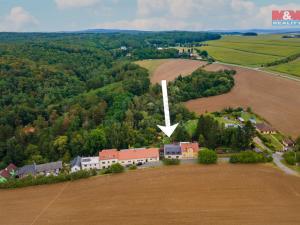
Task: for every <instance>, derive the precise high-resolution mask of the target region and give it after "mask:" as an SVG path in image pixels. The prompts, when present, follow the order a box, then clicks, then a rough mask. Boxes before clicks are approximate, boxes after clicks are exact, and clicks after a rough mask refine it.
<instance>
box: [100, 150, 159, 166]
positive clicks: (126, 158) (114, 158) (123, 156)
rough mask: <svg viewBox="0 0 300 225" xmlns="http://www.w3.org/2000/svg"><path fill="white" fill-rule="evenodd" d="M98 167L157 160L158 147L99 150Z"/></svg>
mask: <svg viewBox="0 0 300 225" xmlns="http://www.w3.org/2000/svg"><path fill="white" fill-rule="evenodd" d="M99 161H100V168H108V167H110V166H111V165H112V164H114V163H120V164H121V165H123V166H128V165H134V164H136V165H139V164H145V163H147V162H155V161H159V149H158V148H136V149H123V150H120V151H118V150H117V149H104V150H102V151H100V152H99Z"/></svg>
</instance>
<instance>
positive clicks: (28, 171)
mask: <svg viewBox="0 0 300 225" xmlns="http://www.w3.org/2000/svg"><path fill="white" fill-rule="evenodd" d="M35 167H36V166H35V164H31V165H25V166H23V167H21V168H18V169H17V172H16V175H17V177H18V178H23V177H26V176H28V175H32V176H34V175H35V174H36V170H35Z"/></svg>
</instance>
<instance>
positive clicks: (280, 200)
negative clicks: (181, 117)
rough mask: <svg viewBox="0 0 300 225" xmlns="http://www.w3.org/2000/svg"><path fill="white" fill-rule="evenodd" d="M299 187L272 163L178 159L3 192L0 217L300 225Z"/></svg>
mask: <svg viewBox="0 0 300 225" xmlns="http://www.w3.org/2000/svg"><path fill="white" fill-rule="evenodd" d="M246 177H247V179H245V178H246ZM241 180H242V181H243V182H241ZM299 190H300V179H299V177H294V176H288V175H285V174H283V173H282V172H281V171H279V170H278V169H275V168H273V167H271V166H270V165H230V164H219V165H212V166H200V165H181V166H173V167H161V168H155V169H145V170H138V171H133V172H128V173H125V174H119V175H113V176H110V175H109V176H101V177H94V178H91V179H87V180H80V181H76V182H69V183H62V184H54V185H47V186H36V187H29V188H22V189H16V190H1V191H0V197H1V201H0V216H1V224H5V225H19V224H20V225H21V224H22V225H37V224H52V225H68V224H70V225H71V224H72V225H77V224H78V225H79V224H80V225H81V224H89V225H95V224H103V225H120V224H130V225H135V224H136V225H146V224H147V225H150V224H153V225H154V224H155V225H157V224H181V225H184V224H202V225H206V224H214V225H218V224H220V225H227V224H228V225H232V224H253V225H254V224H255V225H265V224H268V225H271V224H276V225H298V224H299V223H300V215H299V211H300V192H299Z"/></svg>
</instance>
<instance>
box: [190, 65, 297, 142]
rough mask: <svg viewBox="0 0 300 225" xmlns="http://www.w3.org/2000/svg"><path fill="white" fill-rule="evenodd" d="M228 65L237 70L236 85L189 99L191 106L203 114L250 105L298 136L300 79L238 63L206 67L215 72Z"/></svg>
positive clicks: (271, 121) (275, 123) (276, 126)
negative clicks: (222, 91) (287, 77)
mask: <svg viewBox="0 0 300 225" xmlns="http://www.w3.org/2000/svg"><path fill="white" fill-rule="evenodd" d="M224 68H227V69H234V70H236V71H237V74H236V75H235V86H234V88H233V89H232V90H231V91H230V92H229V93H227V94H223V95H219V96H213V97H208V98H200V99H195V100H191V101H188V102H186V103H185V105H186V106H187V108H188V109H190V110H192V111H195V112H197V113H199V114H202V113H205V112H206V111H207V112H214V111H219V110H222V109H223V108H225V107H239V106H242V107H245V108H246V107H248V106H250V107H251V108H252V109H253V111H254V112H256V113H257V114H259V115H260V116H262V117H263V118H265V119H266V120H267V121H268V122H270V123H271V124H272V126H274V128H276V129H278V130H279V131H281V132H283V133H285V134H288V135H291V136H293V137H294V138H296V137H297V136H299V135H300V125H299V124H300V97H299V96H300V82H297V81H293V80H288V79H285V78H281V77H277V76H272V75H269V74H267V73H265V72H262V71H256V70H251V69H246V68H240V67H236V66H223V65H219V64H213V65H209V66H207V67H206V69H207V70H213V71H216V70H219V69H224Z"/></svg>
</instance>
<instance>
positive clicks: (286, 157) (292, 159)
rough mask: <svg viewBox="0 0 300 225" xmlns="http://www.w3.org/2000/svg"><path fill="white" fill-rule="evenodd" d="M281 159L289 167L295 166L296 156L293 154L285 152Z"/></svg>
mask: <svg viewBox="0 0 300 225" xmlns="http://www.w3.org/2000/svg"><path fill="white" fill-rule="evenodd" d="M283 158H284V160H285V161H286V163H287V164H289V165H295V164H296V155H295V152H285V153H284V154H283Z"/></svg>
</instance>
